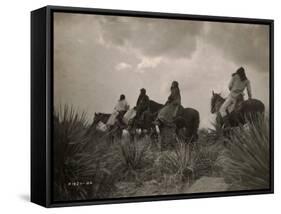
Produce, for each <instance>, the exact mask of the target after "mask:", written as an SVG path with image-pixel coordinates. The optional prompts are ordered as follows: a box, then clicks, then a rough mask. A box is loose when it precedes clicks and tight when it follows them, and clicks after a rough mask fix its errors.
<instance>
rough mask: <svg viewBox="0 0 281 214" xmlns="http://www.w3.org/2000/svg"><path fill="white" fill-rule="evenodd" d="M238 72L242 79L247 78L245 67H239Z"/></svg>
mask: <svg viewBox="0 0 281 214" xmlns="http://www.w3.org/2000/svg"><path fill="white" fill-rule="evenodd" d="M236 74H237V75H238V76H239V77H240V80H241V81H245V80H247V76H246V73H245V69H244V68H243V67H240V68H238V69H237V71H236Z"/></svg>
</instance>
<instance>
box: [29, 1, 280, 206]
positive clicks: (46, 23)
mask: <svg viewBox="0 0 281 214" xmlns="http://www.w3.org/2000/svg"><path fill="white" fill-rule="evenodd" d="M31 99H32V102H31V129H32V130H31V131H32V133H31V201H32V202H34V203H37V204H39V205H42V206H45V207H57V206H73V205H89V204H104V203H123V202H141V201H157V200H170V199H188V198H202V197H217V196H235V195H252V194H264V193H273V140H274V139H273V20H268V19H256V18H255V19H254V18H234V17H218V16H202V15H200V16H199V15H186V14H171V13H157V12H137V11H122V10H106V9H90V8H75V7H59V6H47V7H43V8H41V9H38V10H35V11H32V12H31Z"/></svg>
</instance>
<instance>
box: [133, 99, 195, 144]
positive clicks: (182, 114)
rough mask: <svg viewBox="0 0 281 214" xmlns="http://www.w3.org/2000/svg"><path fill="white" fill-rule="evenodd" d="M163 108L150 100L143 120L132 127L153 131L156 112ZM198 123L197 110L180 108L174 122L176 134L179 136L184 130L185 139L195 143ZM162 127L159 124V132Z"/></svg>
mask: <svg viewBox="0 0 281 214" xmlns="http://www.w3.org/2000/svg"><path fill="white" fill-rule="evenodd" d="M163 107H164V105H162V104H159V103H157V102H155V101H153V100H150V101H149V110H148V111H147V112H146V113H145V115H144V117H143V120H141V121H136V122H135V124H134V127H135V128H140V129H147V130H155V125H154V123H153V122H154V121H155V120H156V118H157V115H158V112H159V111H160V110H161V109H162V108H163ZM199 123H200V118H199V112H198V111H197V110H195V109H192V108H181V109H180V110H179V111H178V115H177V116H176V118H175V120H174V125H175V127H176V130H175V131H176V134H179V133H180V132H182V131H183V130H184V137H185V139H189V140H191V141H196V140H197V138H198V135H197V131H198V128H199ZM164 126H165V124H162V123H161V125H160V131H161V128H163V127H164Z"/></svg>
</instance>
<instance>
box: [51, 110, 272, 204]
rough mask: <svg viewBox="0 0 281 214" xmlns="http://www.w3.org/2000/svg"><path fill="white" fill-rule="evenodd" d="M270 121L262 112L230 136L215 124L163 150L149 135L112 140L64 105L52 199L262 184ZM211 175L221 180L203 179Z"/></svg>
mask: <svg viewBox="0 0 281 214" xmlns="http://www.w3.org/2000/svg"><path fill="white" fill-rule="evenodd" d="M268 124H269V123H268V120H266V119H264V118H263V117H262V116H260V117H259V119H258V120H255V122H253V121H250V122H249V123H248V124H247V126H244V127H239V128H235V129H233V130H231V132H230V133H229V136H228V137H225V135H224V134H223V131H222V130H221V129H220V128H219V127H217V126H216V125H214V129H201V130H200V131H199V139H198V142H196V143H194V144H191V143H188V142H184V141H182V140H179V139H174V140H172V141H171V143H172V144H173V147H172V148H171V149H169V150H166V151H162V150H161V148H160V147H161V145H155V142H152V141H151V140H150V138H149V137H144V138H142V139H139V140H134V141H132V140H130V139H129V138H122V139H121V140H120V141H115V142H114V143H112V142H110V141H108V140H107V139H106V136H104V133H101V132H98V131H96V130H94V129H93V128H92V127H91V126H89V125H88V124H87V121H86V119H85V114H83V113H82V114H79V113H78V112H77V111H75V110H74V109H73V108H71V107H67V106H66V107H64V109H63V110H60V111H57V112H55V113H54V150H53V151H54V156H53V157H54V159H53V163H54V169H53V170H54V171H53V172H54V184H53V188H54V199H55V200H56V201H64V200H83V199H97V198H117V197H130V196H144V195H163V194H177V193H191V192H194V191H195V189H196V191H197V192H198V191H199V192H200V191H201V192H208V191H214V190H213V189H208V188H209V186H213V187H216V185H217V186H218V188H217V191H220V188H219V186H223V187H224V191H225V190H245V189H266V188H268V187H269V127H268V126H269V125H268ZM206 178H208V179H206ZM212 178H214V179H213V180H214V182H215V180H216V181H219V182H222V183H223V184H221V185H220V184H210V183H209V184H204V182H206V181H208V182H212ZM218 178H219V179H218ZM202 182H203V185H202ZM200 185H201V188H200ZM195 186H196V188H194V187H195ZM198 186H199V187H198ZM225 187H227V188H226V189H225Z"/></svg>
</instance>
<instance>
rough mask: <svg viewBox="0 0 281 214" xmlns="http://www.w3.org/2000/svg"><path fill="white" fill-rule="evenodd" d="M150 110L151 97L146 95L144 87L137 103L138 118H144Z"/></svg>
mask: <svg viewBox="0 0 281 214" xmlns="http://www.w3.org/2000/svg"><path fill="white" fill-rule="evenodd" d="M147 111H149V97H148V96H147V95H146V90H145V89H144V88H142V89H141V90H140V95H139V97H138V100H137V104H136V117H135V119H136V120H142V119H143V118H144V115H145V113H146V112H147Z"/></svg>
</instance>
